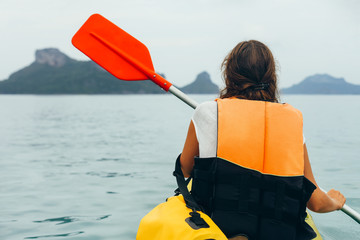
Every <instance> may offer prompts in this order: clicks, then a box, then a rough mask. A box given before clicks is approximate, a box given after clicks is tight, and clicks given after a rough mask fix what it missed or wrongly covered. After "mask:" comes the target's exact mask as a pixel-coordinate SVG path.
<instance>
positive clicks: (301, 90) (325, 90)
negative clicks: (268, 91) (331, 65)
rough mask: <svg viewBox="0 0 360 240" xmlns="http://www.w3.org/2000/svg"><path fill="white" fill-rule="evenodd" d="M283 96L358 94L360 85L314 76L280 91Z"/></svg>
mask: <svg viewBox="0 0 360 240" xmlns="http://www.w3.org/2000/svg"><path fill="white" fill-rule="evenodd" d="M281 93H283V94H360V85H356V84H351V83H348V82H346V81H345V79H344V78H335V77H332V76H330V75H328V74H315V75H313V76H309V77H307V78H305V79H304V80H303V81H302V82H300V83H298V84H295V85H293V86H291V87H289V88H284V89H282V90H281Z"/></svg>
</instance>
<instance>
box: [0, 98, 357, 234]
mask: <svg viewBox="0 0 360 240" xmlns="http://www.w3.org/2000/svg"><path fill="white" fill-rule="evenodd" d="M193 97H194V98H195V99H196V100H197V101H199V102H202V101H206V100H211V99H213V98H214V96H211V95H194V96H193ZM282 100H283V101H286V102H288V103H290V104H293V105H294V106H295V107H297V108H299V109H300V110H302V112H303V115H304V133H305V137H306V143H307V145H308V150H309V154H310V160H311V162H312V167H313V171H314V173H315V177H316V179H317V181H318V183H319V184H320V185H321V186H322V187H323V188H326V189H330V188H336V189H340V190H341V191H342V192H343V193H344V194H345V195H346V196H347V197H348V204H349V205H350V206H352V207H353V208H355V209H356V210H358V211H360V191H359V190H360V175H359V171H360V161H359V160H360V159H359V156H360V124H359V119H360V96H302V95H292V96H290V95H289V96H284V97H283V99H282ZM192 112H193V110H192V109H191V108H190V107H188V106H186V105H185V104H183V103H182V102H180V101H179V100H178V99H176V98H175V97H173V96H170V95H140V96H138V95H106V96H86V95H84V96H66V95H65V96H31V95H0V114H1V115H0V239H1V240H2V239H4V240H8V239H9V240H12V239H14V240H15V239H16V240H17V239H44V240H50V239H66V240H70V239H89V240H97V239H114V240H115V239H125V240H126V239H135V236H136V231H137V227H138V224H139V222H140V219H141V217H142V216H144V215H145V214H146V213H147V212H148V211H150V210H151V209H152V208H153V207H155V206H156V205H157V204H159V203H161V202H163V201H164V200H165V199H166V198H167V197H169V196H171V195H172V194H173V190H174V189H175V187H176V184H175V179H174V177H173V176H172V174H171V173H172V171H173V167H174V160H175V159H176V157H177V155H178V154H179V153H180V152H181V150H182V146H183V142H184V139H185V136H186V131H187V126H188V124H189V121H190V118H191V115H192ZM313 217H314V218H315V221H316V224H317V226H318V228H319V229H320V231H321V233H322V235H323V236H324V238H325V239H360V238H359V235H360V228H359V225H358V224H357V223H355V222H354V221H353V220H351V219H350V218H349V217H347V216H346V215H345V214H343V213H341V212H335V213H330V214H316V213H314V214H313Z"/></svg>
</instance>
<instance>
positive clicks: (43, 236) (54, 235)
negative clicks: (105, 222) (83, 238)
mask: <svg viewBox="0 0 360 240" xmlns="http://www.w3.org/2000/svg"><path fill="white" fill-rule="evenodd" d="M82 233H85V232H84V231H78V232H70V233H62V234H50V235H40V236H34V237H25V238H24V239H38V238H53V237H69V236H76V235H80V234H82Z"/></svg>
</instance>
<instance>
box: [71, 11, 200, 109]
mask: <svg viewBox="0 0 360 240" xmlns="http://www.w3.org/2000/svg"><path fill="white" fill-rule="evenodd" d="M72 44H73V45H74V46H75V47H76V48H77V49H79V50H80V51H81V52H83V53H85V54H86V55H87V56H88V57H89V58H91V59H92V60H93V61H95V62H96V63H97V64H99V65H100V66H102V67H103V68H105V69H106V70H107V71H108V72H110V73H111V74H112V75H114V76H115V77H117V78H119V79H121V80H126V81H139V80H148V79H149V80H151V81H153V82H154V83H156V84H157V85H159V86H160V87H161V88H162V89H164V90H165V91H169V92H171V93H172V94H174V95H175V96H176V97H178V98H180V99H181V100H182V101H184V102H185V103H187V104H188V105H190V106H191V107H192V108H196V106H197V103H196V102H195V101H194V100H192V99H191V98H189V97H188V96H187V95H185V94H184V93H183V92H181V91H180V90H179V89H177V88H176V87H175V86H173V85H172V84H171V83H170V82H168V81H167V80H166V79H165V78H163V77H162V76H160V75H159V74H157V73H156V72H155V70H154V66H153V64H152V61H151V56H150V53H149V50H148V49H147V47H146V46H145V45H144V44H143V43H141V42H140V41H138V40H137V39H135V38H134V37H133V36H131V35H130V34H128V33H127V32H125V31H124V30H122V29H121V28H119V27H117V26H116V25H115V24H113V23H112V22H110V21H109V20H107V19H106V18H104V17H103V16H101V15H99V14H94V15H92V16H90V18H89V19H88V20H87V21H86V22H85V23H84V25H83V26H82V27H81V28H80V29H79V31H78V32H77V33H76V34H75V35H74V37H73V38H72Z"/></svg>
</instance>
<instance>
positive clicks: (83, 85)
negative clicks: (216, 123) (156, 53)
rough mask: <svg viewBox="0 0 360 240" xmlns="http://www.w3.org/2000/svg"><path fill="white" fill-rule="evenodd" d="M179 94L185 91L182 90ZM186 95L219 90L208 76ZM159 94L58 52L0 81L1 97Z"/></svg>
mask: <svg viewBox="0 0 360 240" xmlns="http://www.w3.org/2000/svg"><path fill="white" fill-rule="evenodd" d="M180 90H183V89H182V88H180ZM184 90H185V91H186V92H187V93H214V91H215V90H216V91H218V87H217V86H216V85H215V84H214V83H212V81H211V79H210V76H209V74H208V73H206V72H203V73H201V74H199V76H198V77H197V78H196V80H195V82H194V83H192V84H190V85H188V86H186V87H185V89H184ZM148 93H151V94H158V93H164V91H163V90H162V89H160V88H159V87H158V86H157V85H155V84H154V83H152V82H151V81H149V80H147V81H120V80H118V79H117V78H115V77H114V76H112V75H111V74H110V73H108V72H107V71H105V70H104V69H103V68H101V67H100V66H99V65H97V64H96V63H94V62H93V61H77V60H74V59H71V58H70V57H68V56H66V55H65V54H64V53H62V52H60V51H59V50H58V49H56V48H47V49H42V50H37V51H36V52H35V61H34V62H33V63H31V64H30V65H29V66H27V67H25V68H23V69H21V70H19V71H17V72H15V73H13V74H11V75H10V77H9V78H8V79H6V80H4V81H0V94H148Z"/></svg>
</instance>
